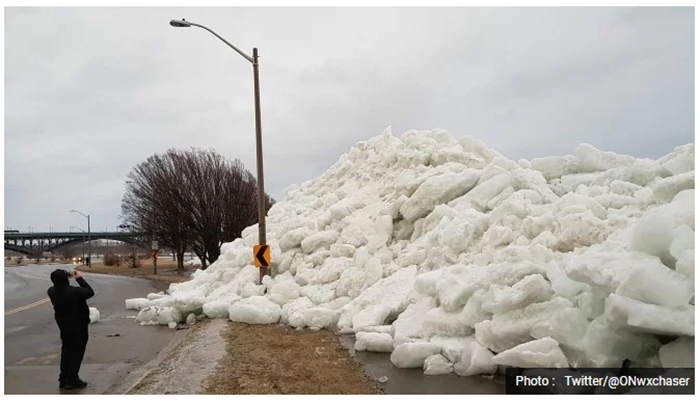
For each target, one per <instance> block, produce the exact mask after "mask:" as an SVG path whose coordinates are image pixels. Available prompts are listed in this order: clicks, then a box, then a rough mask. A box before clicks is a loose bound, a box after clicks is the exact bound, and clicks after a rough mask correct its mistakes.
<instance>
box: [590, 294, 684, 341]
mask: <svg viewBox="0 0 700 402" xmlns="http://www.w3.org/2000/svg"><path fill="white" fill-rule="evenodd" d="M604 317H606V320H607V321H608V323H610V325H612V326H615V327H618V328H622V329H626V330H630V331H636V332H645V333H652V334H659V335H678V336H680V335H689V336H694V335H695V307H693V306H691V305H689V304H686V305H685V306H679V307H666V306H657V305H655V304H647V303H643V302H640V301H637V300H633V299H629V298H627V297H624V296H619V295H616V294H611V295H610V296H608V298H607V300H606V301H605V314H604Z"/></svg>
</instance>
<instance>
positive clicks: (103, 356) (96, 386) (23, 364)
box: [4, 265, 176, 394]
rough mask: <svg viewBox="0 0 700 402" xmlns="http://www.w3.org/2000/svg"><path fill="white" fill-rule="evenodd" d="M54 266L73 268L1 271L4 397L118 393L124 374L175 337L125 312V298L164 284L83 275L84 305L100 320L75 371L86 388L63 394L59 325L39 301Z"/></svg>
mask: <svg viewBox="0 0 700 402" xmlns="http://www.w3.org/2000/svg"><path fill="white" fill-rule="evenodd" d="M57 268H61V269H72V265H28V266H23V267H5V274H4V288H5V298H4V300H5V314H6V315H5V394H68V393H80V394H103V393H107V394H109V393H117V392H119V391H118V390H119V389H121V388H123V387H124V385H125V384H124V380H125V378H127V375H128V374H129V373H131V372H133V371H134V370H135V369H136V368H138V367H141V366H142V365H144V364H145V363H147V362H150V361H151V360H153V359H155V358H156V357H157V355H158V353H159V352H160V351H161V349H163V348H164V347H165V346H166V345H168V343H169V342H170V341H171V340H172V339H173V337H174V336H175V335H176V331H175V330H172V329H169V328H168V327H162V326H141V325H138V324H137V323H136V322H135V321H134V316H135V314H136V312H135V311H128V310H126V309H125V307H124V299H127V298H132V297H145V296H146V295H147V294H148V293H151V292H158V291H161V290H165V289H166V288H167V284H163V283H160V282H155V281H150V280H145V279H138V278H127V277H120V276H109V275H100V274H84V277H85V279H86V280H87V281H88V283H89V284H90V286H92V288H93V289H94V290H95V296H94V297H92V298H91V299H89V300H88V305H89V306H91V307H96V308H97V309H98V310H100V321H99V322H97V323H93V324H90V327H89V331H90V339H89V341H88V345H87V350H86V352H85V358H84V360H83V364H82V367H81V371H80V377H81V378H82V379H83V380H85V381H87V382H88V384H89V385H88V387H87V388H86V389H83V390H72V391H64V390H61V389H59V388H58V374H59V363H60V350H61V340H60V337H59V333H58V327H57V326H56V322H55V321H54V317H53V307H52V305H51V302H50V301H49V302H43V303H42V301H43V300H45V299H46V298H47V295H46V290H47V289H48V288H49V287H50V286H51V281H50V280H49V273H50V272H51V271H53V270H54V269H57ZM71 282H72V283H71V284H72V285H76V283H75V282H74V281H71ZM8 312H10V313H11V314H8Z"/></svg>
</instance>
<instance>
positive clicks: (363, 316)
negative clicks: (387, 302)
mask: <svg viewBox="0 0 700 402" xmlns="http://www.w3.org/2000/svg"><path fill="white" fill-rule="evenodd" d="M389 313H391V309H390V308H389V307H386V306H383V305H375V306H371V307H368V308H366V309H364V310H362V311H360V312H359V313H357V314H355V315H354V316H353V317H352V329H353V331H355V332H360V331H363V330H364V329H365V328H367V327H372V326H377V325H382V324H384V320H386V317H387V316H388V315H389Z"/></svg>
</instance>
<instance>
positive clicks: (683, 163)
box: [661, 143, 695, 175]
mask: <svg viewBox="0 0 700 402" xmlns="http://www.w3.org/2000/svg"><path fill="white" fill-rule="evenodd" d="M671 155H675V156H673V157H671V158H669V159H668V160H666V161H664V162H662V163H661V166H663V167H664V168H665V169H666V170H668V171H669V172H671V173H672V174H674V175H677V174H681V173H685V172H689V171H691V170H695V143H691V144H686V145H681V146H680V147H677V148H676V149H675V150H674V152H672V153H671V154H670V155H669V156H671Z"/></svg>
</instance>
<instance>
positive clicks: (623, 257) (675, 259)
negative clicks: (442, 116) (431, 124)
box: [125, 129, 695, 376]
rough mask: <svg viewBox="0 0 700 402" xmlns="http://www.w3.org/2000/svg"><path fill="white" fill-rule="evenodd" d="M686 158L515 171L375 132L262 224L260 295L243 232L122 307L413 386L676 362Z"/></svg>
mask: <svg viewBox="0 0 700 402" xmlns="http://www.w3.org/2000/svg"><path fill="white" fill-rule="evenodd" d="M694 155H695V146H694V144H692V143H691V144H686V145H681V146H678V147H676V148H675V149H674V150H673V151H672V152H670V153H669V154H668V155H666V156H664V157H662V158H660V159H658V160H650V159H639V158H635V157H632V156H629V155H620V154H616V153H612V152H606V151H602V150H599V149H597V148H596V147H595V146H593V145H591V144H581V145H579V146H578V147H576V148H575V149H574V150H573V152H572V154H571V155H564V156H551V157H544V158H537V159H533V160H531V161H528V160H518V161H513V160H509V159H508V158H506V157H504V156H502V155H501V154H499V153H498V152H496V151H495V150H493V149H489V148H488V147H487V146H485V144H483V143H482V142H481V141H479V140H477V139H475V138H472V137H466V138H462V139H459V140H457V139H455V138H453V137H452V136H451V135H450V134H449V133H447V132H446V131H444V130H431V131H409V132H406V133H404V134H403V135H400V136H394V135H393V134H392V133H391V130H390V129H387V130H385V131H384V132H383V133H382V134H381V135H379V136H377V137H375V138H372V139H370V140H368V141H362V142H359V143H357V144H356V145H355V146H354V147H353V148H352V149H350V150H349V151H348V152H347V153H346V154H344V155H342V156H341V157H340V158H339V160H338V161H337V163H335V164H334V165H333V166H331V167H330V168H329V169H328V170H327V171H326V172H324V173H323V174H322V175H320V176H319V177H318V178H316V179H314V180H310V181H308V182H305V183H302V184H300V185H293V186H291V187H290V188H288V189H287V191H286V192H285V197H284V199H283V200H281V201H279V202H278V203H277V204H275V205H274V206H273V207H272V208H271V209H270V210H269V211H268V216H267V221H266V222H267V238H268V242H269V244H270V246H271V251H272V262H271V275H272V276H271V277H266V278H265V279H264V281H263V283H262V284H258V278H259V272H258V269H257V268H255V267H254V266H253V265H252V254H251V248H252V246H253V245H255V244H257V236H258V233H257V225H254V226H251V227H248V228H246V229H244V230H243V231H242V235H241V238H240V239H236V240H235V241H233V242H231V243H226V244H223V245H222V247H221V256H220V258H219V259H218V260H217V261H216V262H215V263H213V264H211V265H210V266H209V267H208V268H207V269H206V270H201V269H200V270H197V271H195V272H194V273H193V274H192V277H191V279H190V280H189V281H187V282H184V283H179V284H172V285H171V286H170V288H169V289H168V291H167V292H166V293H161V294H150V295H148V296H146V297H145V298H136V299H128V300H126V302H125V306H126V308H127V309H130V310H137V311H138V315H137V321H139V322H141V323H149V324H160V325H169V324H171V323H174V324H175V325H177V323H180V322H181V321H182V319H183V318H184V317H190V314H194V315H199V314H202V313H203V314H204V315H206V316H208V317H213V318H228V319H231V320H234V321H240V322H247V323H252V324H271V323H278V322H280V323H282V324H285V325H290V326H292V327H295V328H302V327H309V328H314V329H320V328H328V329H333V330H339V331H340V332H342V333H346V334H355V337H356V345H355V346H356V349H357V350H366V351H376V352H391V361H392V362H393V363H394V364H395V365H396V366H398V367H407V368H408V367H415V368H423V369H424V370H425V372H426V374H440V373H447V372H450V371H453V372H455V373H456V374H458V375H465V376H466V375H476V374H492V373H494V372H495V371H496V368H497V366H498V365H514V366H520V367H568V366H572V367H585V366H588V367H591V366H598V367H614V366H616V365H618V364H621V362H622V361H623V360H624V359H629V360H631V361H632V362H633V363H634V364H637V365H646V366H658V367H660V366H662V365H666V366H669V367H670V366H676V365H678V364H684V363H683V362H684V360H682V359H683V357H684V354H686V355H687V354H688V353H689V352H688V347H689V346H688V345H689V343H688V342H689V341H687V340H688V339H694V312H695V306H694V295H695V287H694V276H695V247H694V235H695V232H694V231H695V222H694V221H695V205H694V200H695V190H694V180H695V166H694ZM669 336H671V337H680V338H678V339H683V341H680V340H678V341H673V342H671V341H672V339H671V340H669V339H668V337H669ZM669 342H671V343H669ZM662 345H663V346H662ZM494 353H496V355H495V356H494Z"/></svg>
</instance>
